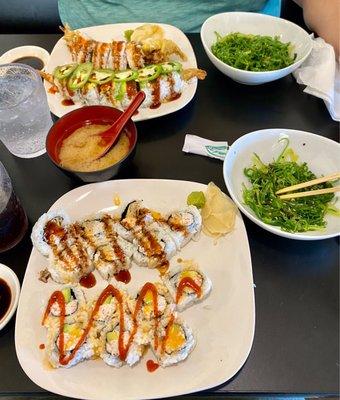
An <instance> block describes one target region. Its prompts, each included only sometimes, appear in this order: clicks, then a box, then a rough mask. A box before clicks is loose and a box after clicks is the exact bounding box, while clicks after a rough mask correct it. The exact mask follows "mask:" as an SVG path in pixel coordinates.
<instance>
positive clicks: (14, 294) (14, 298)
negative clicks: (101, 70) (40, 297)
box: [0, 264, 20, 331]
mask: <svg viewBox="0 0 340 400" xmlns="http://www.w3.org/2000/svg"><path fill="white" fill-rule="evenodd" d="M0 278H1V279H3V280H4V281H5V282H6V283H7V285H8V286H9V288H10V290H11V303H10V305H9V308H8V310H7V313H6V314H5V315H4V317H3V318H2V319H1V320H0V331H1V329H2V328H4V327H5V325H7V323H8V322H9V321H10V319H11V318H12V316H13V314H14V312H15V310H16V309H17V305H18V300H19V294H20V284H19V280H18V278H17V276H16V275H15V273H14V272H13V271H12V270H11V269H10V268H8V267H7V266H6V265H4V264H0Z"/></svg>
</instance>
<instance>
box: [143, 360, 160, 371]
mask: <svg viewBox="0 0 340 400" xmlns="http://www.w3.org/2000/svg"><path fill="white" fill-rule="evenodd" d="M158 367H159V364H157V363H155V362H154V361H153V360H148V361H147V362H146V368H147V370H148V371H149V372H154V371H156V369H157V368H158Z"/></svg>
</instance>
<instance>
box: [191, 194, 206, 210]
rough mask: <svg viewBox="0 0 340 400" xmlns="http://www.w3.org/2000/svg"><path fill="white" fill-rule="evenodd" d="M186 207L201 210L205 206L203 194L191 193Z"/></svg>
mask: <svg viewBox="0 0 340 400" xmlns="http://www.w3.org/2000/svg"><path fill="white" fill-rule="evenodd" d="M187 204H188V206H190V205H192V206H196V207H197V208H202V207H203V206H204V204H205V196H204V193H203V192H191V193H190V194H189V196H188V198H187Z"/></svg>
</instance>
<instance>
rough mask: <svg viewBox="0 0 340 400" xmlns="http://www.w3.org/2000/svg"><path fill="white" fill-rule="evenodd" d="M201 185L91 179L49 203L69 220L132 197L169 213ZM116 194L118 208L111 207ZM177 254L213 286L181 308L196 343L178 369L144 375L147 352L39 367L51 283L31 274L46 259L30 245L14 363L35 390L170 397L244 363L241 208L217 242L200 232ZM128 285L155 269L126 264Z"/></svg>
mask: <svg viewBox="0 0 340 400" xmlns="http://www.w3.org/2000/svg"><path fill="white" fill-rule="evenodd" d="M205 189H206V186H205V185H203V184H200V183H195V182H185V181H175V180H173V181H172V180H146V179H138V180H121V181H108V182H103V183H96V184H90V185H86V186H82V187H79V188H77V189H74V190H72V191H70V192H68V193H66V194H65V195H64V196H62V197H61V198H60V199H59V200H57V202H56V203H55V204H54V205H53V206H52V207H51V208H52V209H58V208H63V209H65V210H66V212H68V213H69V215H70V216H71V218H73V219H80V218H84V217H85V216H87V215H89V214H92V213H94V212H97V211H104V210H105V211H116V210H117V211H121V210H122V209H123V208H124V207H125V205H126V204H127V203H128V202H130V201H132V200H135V199H143V200H144V203H145V204H146V205H147V206H149V207H151V208H153V209H156V210H159V211H161V212H162V211H163V212H165V211H166V212H168V211H170V210H174V209H176V208H182V207H183V206H185V204H186V198H187V195H188V194H189V193H190V192H191V191H194V190H202V191H204V190H205ZM115 194H119V196H120V197H121V199H122V206H121V207H120V208H117V207H116V206H114V204H113V197H114V195H115ZM177 257H181V258H183V259H188V258H192V259H194V260H195V261H197V262H198V263H199V265H200V267H201V268H202V270H203V271H204V272H205V273H206V274H207V275H208V276H209V277H210V279H211V280H212V283H213V289H212V292H211V294H210V295H209V297H208V298H207V299H206V300H205V301H203V302H202V303H199V304H197V305H194V306H193V307H191V308H189V309H188V310H185V311H184V312H183V313H181V317H182V318H183V319H184V320H185V321H186V322H187V323H188V325H189V326H190V327H191V328H192V330H193V332H194V335H195V337H196V342H197V344H196V347H195V348H194V350H193V352H192V353H191V354H190V355H189V357H188V359H187V360H185V361H184V362H182V363H180V364H178V365H177V366H173V367H168V368H165V369H162V368H158V369H157V370H156V371H155V372H153V373H149V372H148V371H147V369H146V365H145V363H146V361H147V360H148V359H149V358H152V355H151V352H150V351H148V353H147V354H146V355H144V357H143V358H142V360H141V362H140V363H139V364H138V365H136V366H135V367H133V368H129V367H127V366H124V367H122V368H120V369H115V368H110V367H108V366H107V365H106V364H104V362H102V361H101V360H100V361H99V360H92V361H86V362H84V363H82V364H79V365H77V366H75V367H73V368H70V369H57V370H52V369H48V368H47V367H46V363H45V364H44V354H43V353H44V352H43V351H42V350H40V349H39V345H40V344H41V343H45V340H46V332H45V329H44V328H43V327H42V326H41V325H40V323H41V317H42V315H43V311H44V308H45V306H46V303H47V300H48V297H49V296H50V294H51V293H52V291H53V290H55V289H56V288H57V287H60V286H58V285H57V284H55V283H52V282H48V283H42V282H40V281H39V280H38V272H39V271H40V270H41V269H43V268H45V266H46V259H44V257H43V256H41V255H40V254H39V253H38V251H37V250H35V249H33V251H32V254H31V257H30V259H29V262H28V266H27V270H26V274H25V279H24V282H23V286H22V291H21V296H20V300H19V306H18V312H17V319H16V327H15V345H16V352H17V356H18V359H19V362H20V364H21V366H22V368H23V370H24V371H25V372H26V374H27V375H28V376H29V378H30V379H32V381H33V382H35V383H36V384H37V385H39V386H41V387H42V388H44V389H46V390H49V391H51V392H54V393H58V394H61V395H64V396H70V397H76V398H81V399H93V400H107V399H109V398H112V396H114V398H116V399H120V400H127V399H147V398H159V397H168V396H176V395H181V394H185V393H191V392H196V391H199V390H204V389H208V388H211V387H214V386H217V385H219V384H221V383H223V382H225V381H227V380H228V379H230V378H231V377H232V376H233V375H235V374H236V372H237V371H238V370H239V369H240V368H241V366H242V365H243V363H244V362H245V360H246V358H247V356H248V354H249V352H250V349H251V345H252V342H253V336H254V328H255V303H254V289H253V277H252V267H251V259H250V252H249V245H248V239H247V234H246V230H245V227H244V224H243V221H242V217H241V215H240V213H238V214H237V218H236V225H235V229H234V231H233V232H232V233H231V234H229V235H227V236H226V237H224V238H221V239H220V240H219V241H217V243H214V240H213V239H212V238H210V237H207V236H205V235H203V234H202V235H201V237H200V239H199V241H197V242H191V243H189V244H188V245H187V246H186V247H185V248H184V249H183V250H182V251H181V252H180V253H178V255H177V256H175V257H174V260H173V261H172V263H171V264H170V267H171V265H173V262H175V261H176V259H177ZM130 271H131V276H132V279H131V282H130V283H129V284H128V285H127V289H128V290H129V288H135V287H141V286H142V285H143V284H144V283H145V282H147V281H151V282H152V281H153V282H154V281H156V280H157V275H158V274H157V272H156V271H154V270H149V269H144V268H139V267H137V266H132V268H131V270H130ZM95 274H97V273H95ZM96 278H97V284H96V286H95V287H94V288H92V289H84V290H85V291H86V295H87V298H91V297H94V296H95V295H96V294H97V293H99V292H100V291H101V290H102V289H103V288H104V287H105V286H106V285H107V282H104V281H103V280H102V279H101V278H100V276H99V275H96Z"/></svg>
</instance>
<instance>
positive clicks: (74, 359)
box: [46, 322, 94, 368]
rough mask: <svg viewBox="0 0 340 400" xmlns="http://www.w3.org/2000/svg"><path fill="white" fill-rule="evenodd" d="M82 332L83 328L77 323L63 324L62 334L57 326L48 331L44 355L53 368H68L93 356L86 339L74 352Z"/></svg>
mask: <svg viewBox="0 0 340 400" xmlns="http://www.w3.org/2000/svg"><path fill="white" fill-rule="evenodd" d="M84 332H85V328H84V327H83V325H82V324H80V323H78V322H74V323H70V324H64V325H63V329H62V332H60V329H59V325H58V326H56V327H55V328H53V329H49V330H48V335H47V345H46V355H47V360H48V361H49V363H50V364H51V366H52V367H53V368H70V367H73V366H74V365H76V364H79V363H80V362H82V361H85V360H89V359H91V358H92V357H93V356H94V350H93V348H92V346H91V344H90V343H89V341H87V340H86V339H85V341H84V342H83V343H82V344H81V346H80V347H79V349H78V350H77V351H74V350H76V346H77V344H78V342H79V341H81V338H82V336H83V333H84Z"/></svg>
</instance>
